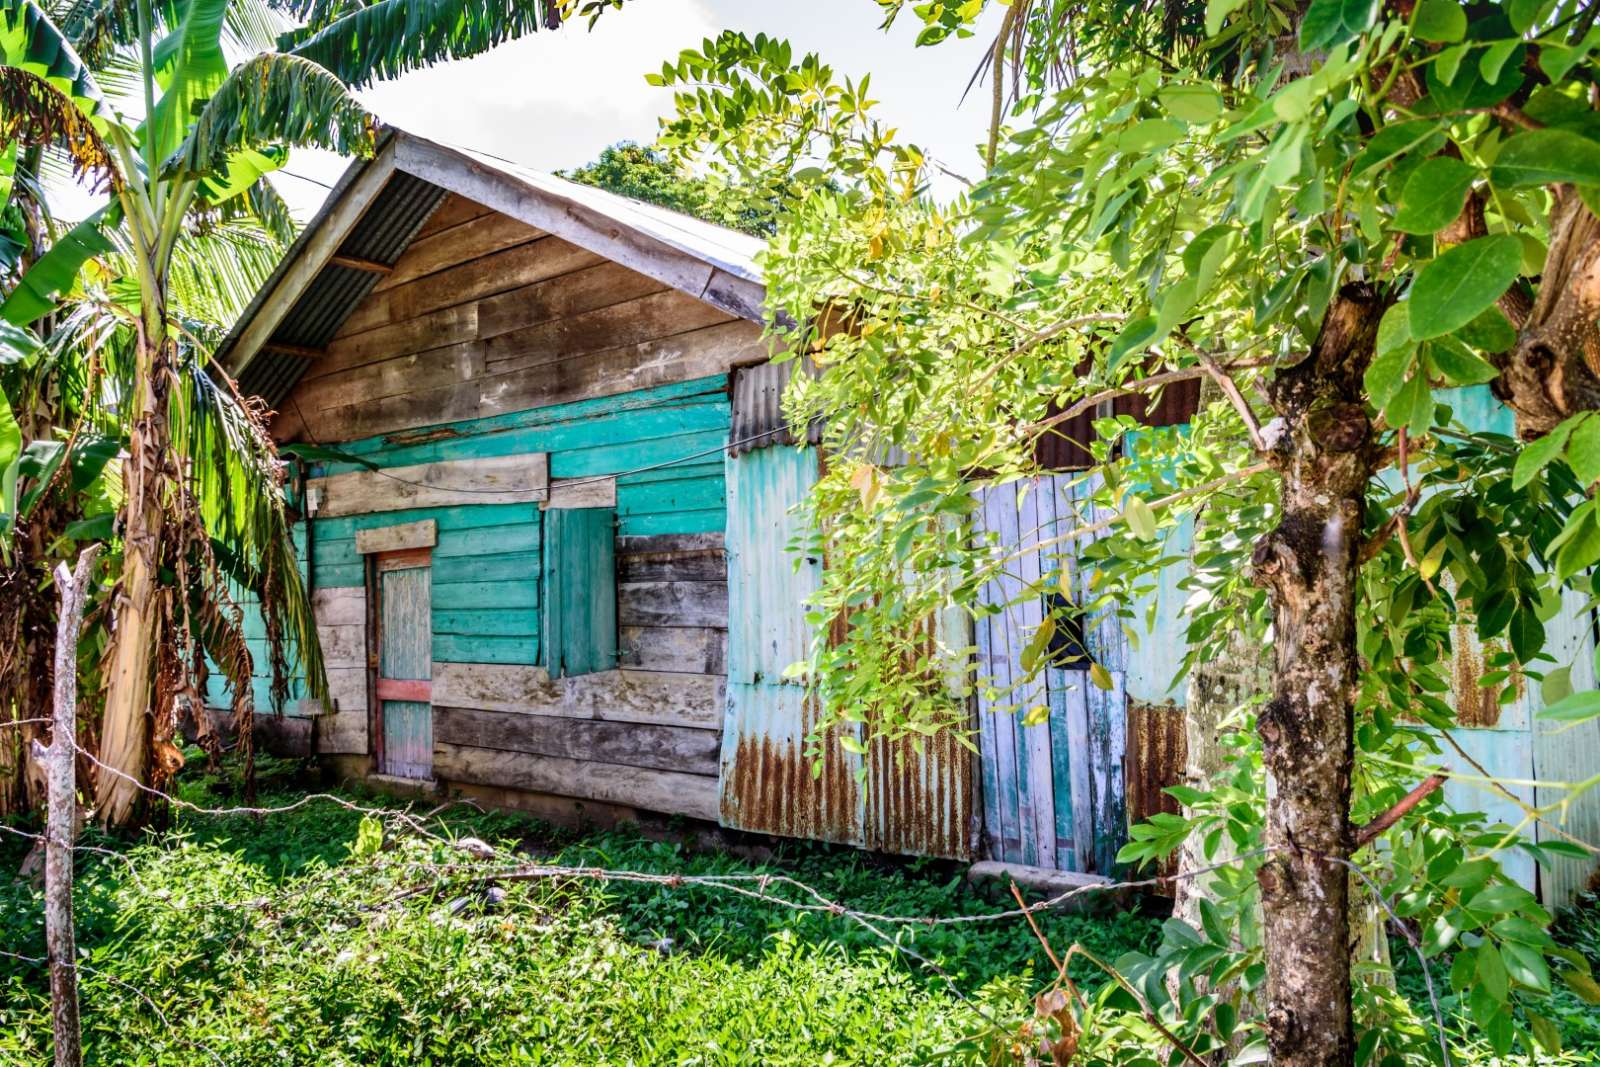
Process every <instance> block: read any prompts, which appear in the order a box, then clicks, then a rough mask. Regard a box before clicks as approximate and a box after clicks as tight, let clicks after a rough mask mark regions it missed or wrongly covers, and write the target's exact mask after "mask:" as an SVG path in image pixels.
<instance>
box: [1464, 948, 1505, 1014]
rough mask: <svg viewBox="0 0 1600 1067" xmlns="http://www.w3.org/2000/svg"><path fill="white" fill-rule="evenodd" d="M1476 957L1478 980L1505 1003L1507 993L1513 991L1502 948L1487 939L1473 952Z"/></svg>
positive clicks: (1491, 994)
mask: <svg viewBox="0 0 1600 1067" xmlns="http://www.w3.org/2000/svg"><path fill="white" fill-rule="evenodd" d="M1473 956H1474V957H1475V958H1476V960H1475V962H1476V970H1475V972H1474V973H1476V974H1477V976H1478V982H1479V983H1480V984H1481V985H1482V987H1483V989H1484V990H1485V991H1486V992H1487V993H1488V994H1489V995H1490V996H1491V997H1493V998H1494V999H1495V1000H1497V1001H1499V1002H1500V1003H1502V1004H1504V1003H1505V999H1506V995H1507V994H1508V993H1509V992H1510V991H1511V978H1510V975H1508V974H1507V973H1506V965H1505V961H1504V960H1503V959H1501V957H1500V950H1499V949H1497V948H1495V946H1494V945H1493V944H1491V943H1489V942H1487V941H1485V942H1484V943H1483V944H1481V945H1479V946H1478V947H1477V949H1476V950H1475V951H1474V952H1473Z"/></svg>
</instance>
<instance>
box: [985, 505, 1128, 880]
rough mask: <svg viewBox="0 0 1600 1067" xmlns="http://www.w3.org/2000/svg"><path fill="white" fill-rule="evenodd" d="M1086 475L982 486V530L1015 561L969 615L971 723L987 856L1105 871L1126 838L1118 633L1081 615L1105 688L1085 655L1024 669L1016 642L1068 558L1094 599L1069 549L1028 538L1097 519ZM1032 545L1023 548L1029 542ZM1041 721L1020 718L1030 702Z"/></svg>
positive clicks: (1103, 620)
mask: <svg viewBox="0 0 1600 1067" xmlns="http://www.w3.org/2000/svg"><path fill="white" fill-rule="evenodd" d="M1091 491H1092V483H1089V482H1086V481H1085V480H1084V478H1083V476H1082V475H1079V474H1060V475H1046V476H1044V477H1040V478H1037V479H1029V480H1026V481H1023V482H1019V483H1012V484H1008V485H1003V486H996V487H993V488H989V489H985V490H983V491H982V493H981V504H982V520H981V530H982V531H983V532H984V533H986V534H989V535H992V543H993V544H994V545H995V546H996V548H997V550H999V551H1004V552H1007V553H1010V552H1014V551H1017V550H1019V549H1020V550H1022V551H1020V552H1019V553H1018V555H1017V559H1016V563H1015V566H1013V567H1008V568H1006V570H1005V571H1004V572H1003V573H1002V574H1001V576H1000V577H999V578H997V579H996V580H995V581H992V582H990V583H988V584H987V585H985V586H984V587H983V589H982V590H981V591H980V593H979V603H980V604H982V605H984V606H985V607H986V608H987V609H989V610H988V612H987V613H985V614H983V615H981V616H980V617H979V618H978V619H977V622H976V633H975V638H976V643H977V649H978V685H979V696H978V727H979V750H980V754H981V759H982V767H983V791H982V792H983V805H984V826H985V847H986V850H987V852H988V854H989V855H990V856H991V857H993V858H996V859H1004V860H1006V861H1008V862H1012V863H1023V864H1027V865H1029V866H1036V867H1052V868H1057V869H1061V870H1072V871H1093V872H1099V873H1109V872H1111V871H1112V870H1113V868H1114V866H1115V857H1116V852H1117V849H1118V848H1120V847H1121V845H1122V842H1123V840H1124V839H1125V837H1126V828H1125V820H1126V817H1125V813H1124V807H1123V797H1124V784H1123V757H1124V755H1125V752H1126V748H1127V738H1126V718H1125V707H1126V703H1127V700H1126V692H1125V668H1126V642H1125V640H1124V638H1123V634H1122V630H1121V627H1120V626H1119V624H1118V622H1117V620H1116V618H1115V617H1114V615H1113V614H1112V612H1110V611H1109V610H1104V611H1101V612H1098V613H1096V614H1095V615H1093V616H1089V617H1087V618H1085V619H1083V637H1084V645H1085V647H1086V648H1087V650H1088V654H1089V656H1090V658H1091V659H1092V660H1093V661H1094V662H1096V663H1099V664H1100V665H1101V666H1102V667H1104V668H1106V671H1107V673H1108V674H1109V676H1110V678H1111V683H1112V685H1111V688H1110V689H1109V690H1106V689H1102V688H1100V687H1099V686H1096V685H1094V684H1092V683H1091V681H1090V679H1089V672H1088V671H1087V669H1086V667H1087V664H1086V663H1082V664H1079V663H1065V664H1062V665H1059V666H1054V667H1046V668H1044V669H1042V670H1040V671H1038V672H1037V673H1036V674H1035V675H1033V676H1032V677H1028V676H1027V674H1026V672H1024V671H1023V669H1022V665H1021V658H1022V650H1023V649H1024V648H1025V647H1027V645H1028V643H1029V642H1030V641H1031V640H1032V639H1033V635H1034V634H1035V633H1036V632H1037V631H1038V628H1039V626H1040V624H1041V622H1042V621H1043V618H1044V614H1045V608H1046V605H1045V600H1044V598H1045V596H1046V595H1047V591H1051V590H1056V589H1059V588H1060V585H1061V578H1060V576H1061V572H1062V570H1063V568H1066V569H1067V572H1068V575H1069V579H1068V585H1069V587H1070V588H1071V589H1072V594H1073V600H1074V601H1075V602H1076V603H1080V604H1083V603H1088V602H1089V601H1090V600H1092V599H1093V595H1092V594H1091V593H1090V590H1089V585H1088V582H1089V578H1090V575H1089V574H1088V573H1086V572H1085V571H1084V570H1083V569H1081V568H1078V567H1075V566H1073V565H1072V563H1073V561H1072V559H1071V555H1070V554H1062V553H1061V552H1060V551H1059V550H1056V549H1051V548H1043V549H1040V548H1031V546H1035V545H1038V544H1039V543H1040V542H1041V541H1047V540H1049V539H1050V538H1052V537H1053V536H1055V535H1056V534H1057V533H1060V532H1063V531H1065V530H1068V529H1071V528H1073V527H1075V526H1078V525H1081V524H1084V523H1089V522H1093V521H1095V520H1096V519H1097V518H1098V517H1099V516H1098V515H1096V514H1095V509H1094V505H1093V504H1092V503H1090V502H1089V500H1088V497H1089V495H1090V493H1091ZM1030 548H1031V550H1030ZM1041 705H1042V706H1044V707H1047V708H1048V709H1049V710H1050V715H1049V717H1048V719H1047V720H1046V721H1043V722H1040V723H1038V724H1036V725H1033V726H1024V725H1023V724H1022V717H1023V715H1025V714H1026V713H1027V711H1028V710H1029V709H1030V708H1034V707H1038V706H1041Z"/></svg>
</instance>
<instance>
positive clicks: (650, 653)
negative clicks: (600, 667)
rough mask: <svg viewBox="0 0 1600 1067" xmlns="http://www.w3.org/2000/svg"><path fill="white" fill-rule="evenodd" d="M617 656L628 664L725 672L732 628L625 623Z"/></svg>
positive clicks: (684, 671) (652, 668) (691, 671)
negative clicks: (729, 629)
mask: <svg viewBox="0 0 1600 1067" xmlns="http://www.w3.org/2000/svg"><path fill="white" fill-rule="evenodd" d="M617 656H618V659H619V661H620V662H621V664H622V666H624V667H638V668H641V669H643V670H649V671H671V672H674V673H680V674H723V673H725V672H726V671H727V669H728V668H727V662H728V631H727V630H723V629H714V628H712V627H707V626H624V627H622V632H621V635H620V639H619V641H618V650H617Z"/></svg>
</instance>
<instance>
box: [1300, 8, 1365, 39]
mask: <svg viewBox="0 0 1600 1067" xmlns="http://www.w3.org/2000/svg"><path fill="white" fill-rule="evenodd" d="M1377 14H1378V4H1377V2H1376V0H1311V6H1310V7H1308V8H1306V13H1305V15H1304V16H1303V17H1302V18H1301V20H1300V47H1301V48H1302V49H1305V50H1306V51H1318V50H1321V49H1327V48H1333V47H1334V46H1336V45H1341V44H1344V43H1345V42H1346V41H1351V40H1354V39H1355V38H1357V37H1359V36H1360V35H1361V34H1363V33H1365V32H1366V31H1367V27H1369V26H1371V25H1372V20H1373V19H1374V18H1376V17H1377Z"/></svg>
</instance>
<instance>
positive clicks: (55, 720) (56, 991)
mask: <svg viewBox="0 0 1600 1067" xmlns="http://www.w3.org/2000/svg"><path fill="white" fill-rule="evenodd" d="M99 555H100V546H99V545H97V544H96V545H90V546H89V547H88V548H86V549H84V550H83V553H82V555H80V556H79V557H78V566H77V569H76V571H74V572H72V573H70V574H69V573H68V571H67V565H66V564H65V563H63V564H61V565H60V566H58V567H57V568H56V584H57V585H58V586H59V587H60V589H61V614H60V617H59V619H58V621H57V624H56V625H57V629H56V650H55V651H56V657H55V700H54V707H53V709H52V712H53V713H52V716H51V736H50V756H49V785H50V793H49V805H50V807H49V815H48V822H47V823H46V826H45V860H44V928H45V944H46V946H47V948H48V950H49V955H50V1018H51V1024H52V1028H53V1030H54V1032H55V1067H79V1064H81V1063H82V1062H83V1045H82V1032H81V1030H80V1029H79V1025H78V964H77V954H78V953H77V947H76V944H75V940H76V939H75V937H74V935H73V930H72V849H73V843H74V840H75V838H76V837H77V831H78V790H77V786H76V782H75V774H74V771H75V769H76V767H77V763H78V749H77V738H78V715H77V711H78V627H79V625H80V624H81V623H82V621H83V604H84V601H85V600H87V599H88V595H89V582H90V579H91V578H92V576H93V575H94V563H95V559H96V558H97V557H98V556H99Z"/></svg>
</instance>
